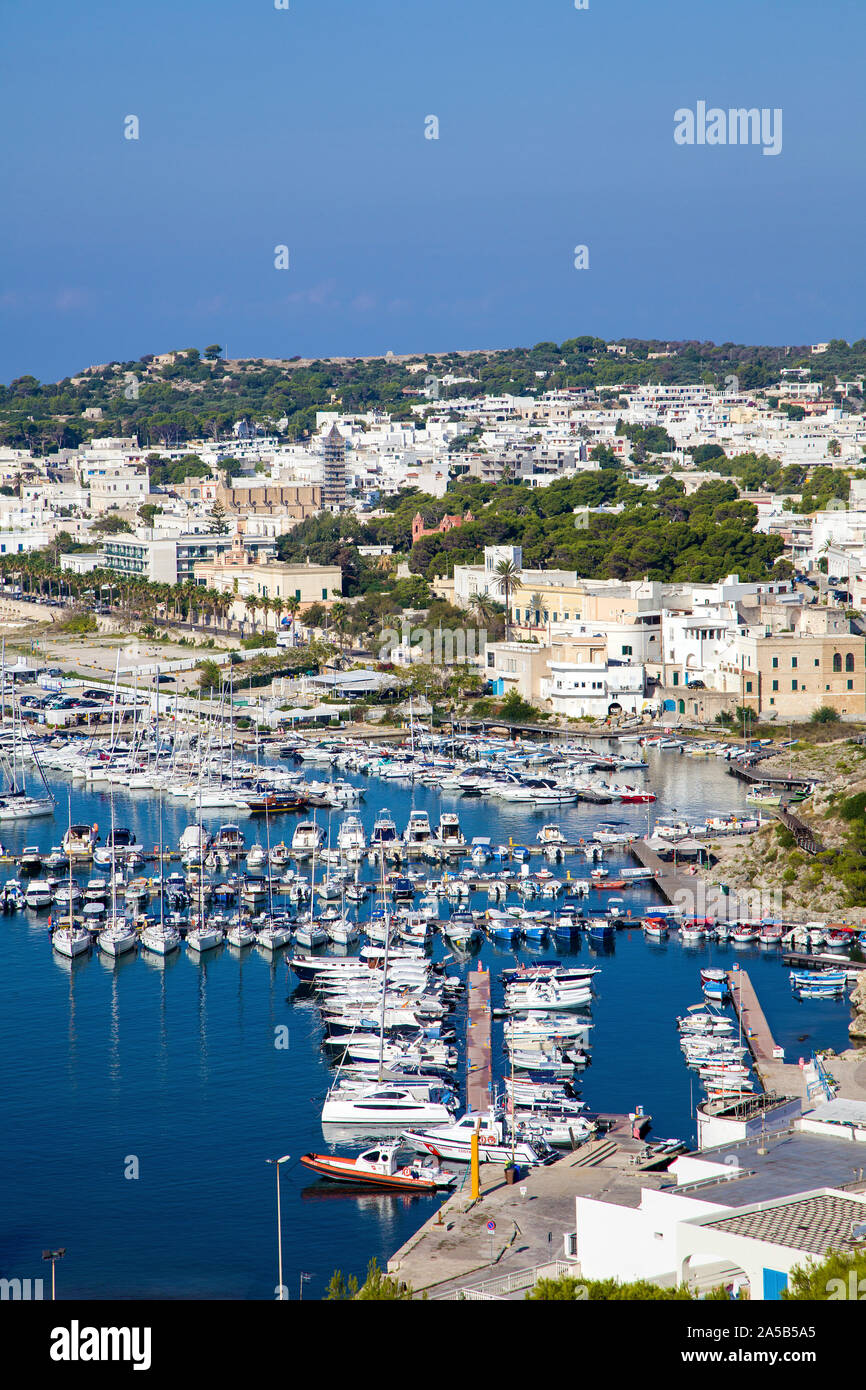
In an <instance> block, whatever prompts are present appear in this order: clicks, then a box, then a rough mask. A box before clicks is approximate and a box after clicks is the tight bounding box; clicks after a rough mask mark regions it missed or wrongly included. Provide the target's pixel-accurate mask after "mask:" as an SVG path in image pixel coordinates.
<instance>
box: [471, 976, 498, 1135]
mask: <svg viewBox="0 0 866 1390" xmlns="http://www.w3.org/2000/svg"><path fill="white" fill-rule="evenodd" d="M467 983H468V987H469V1004H468V1008H467V1011H466V1108H467V1110H469V1111H471V1112H472V1114H484V1113H486V1112H487V1110H488V1109H489V1108H490V1106H491V1105H492V1103H493V1065H492V1046H491V1040H490V1022H491V1011H490V972H489V970H472V971H470V973H469V976H468V979H467Z"/></svg>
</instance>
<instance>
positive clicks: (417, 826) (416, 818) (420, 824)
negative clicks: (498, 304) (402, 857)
mask: <svg viewBox="0 0 866 1390" xmlns="http://www.w3.org/2000/svg"><path fill="white" fill-rule="evenodd" d="M432 839H433V831H432V830H431V829H430V817H429V816H428V815H427V812H426V811H412V812H410V814H409V823H408V825H407V826H406V829H405V830H404V831H403V843H404V845H406V846H407V847H411V846H414V845H429V844H430V842H431V841H432Z"/></svg>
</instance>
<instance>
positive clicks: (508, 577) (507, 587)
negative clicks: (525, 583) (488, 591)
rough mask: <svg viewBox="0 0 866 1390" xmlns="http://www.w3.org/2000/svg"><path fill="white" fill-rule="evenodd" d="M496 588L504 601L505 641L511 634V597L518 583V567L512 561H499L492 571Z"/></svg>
mask: <svg viewBox="0 0 866 1390" xmlns="http://www.w3.org/2000/svg"><path fill="white" fill-rule="evenodd" d="M493 572H494V574H495V576H496V587H497V589H498V590H499V592H500V593H501V594H502V595H503V597H504V599H505V640H506V642H507V641H508V639H509V636H510V633H511V595H512V594H513V592H514V590H515V588H516V587H517V585H518V584H519V583H520V566H519V565H518V564H516V563H515V561H514V560H500V561H499V563H498V564H497V566H496V568H495V569H494V571H493Z"/></svg>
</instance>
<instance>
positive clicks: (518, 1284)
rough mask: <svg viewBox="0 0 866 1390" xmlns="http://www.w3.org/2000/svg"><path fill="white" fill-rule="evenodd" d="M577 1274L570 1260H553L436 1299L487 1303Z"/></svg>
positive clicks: (576, 1268)
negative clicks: (541, 1282)
mask: <svg viewBox="0 0 866 1390" xmlns="http://www.w3.org/2000/svg"><path fill="white" fill-rule="evenodd" d="M578 1273H579V1270H578V1267H577V1265H575V1264H574V1263H572V1262H571V1261H570V1260H553V1261H552V1262H548V1263H547V1264H543V1265H532V1266H531V1267H530V1268H529V1269H516V1270H515V1271H514V1272H513V1274H504V1275H502V1276H501V1277H500V1278H498V1279H485V1280H484V1281H483V1283H481V1284H473V1285H471V1286H470V1287H468V1288H462V1289H449V1290H448V1292H447V1293H443V1294H439V1295H438V1297H439V1298H440V1299H448V1300H454V1299H464V1298H465V1299H469V1300H470V1301H472V1300H475V1301H485V1302H487V1301H490V1300H496V1299H500V1298H505V1297H506V1296H507V1295H508V1294H510V1293H517V1292H518V1291H519V1290H520V1289H532V1288H534V1287H535V1285H536V1284H537V1283H538V1281H539V1279H561V1278H562V1277H563V1276H564V1275H567V1274H571V1275H576V1274H578ZM434 1297H436V1295H434Z"/></svg>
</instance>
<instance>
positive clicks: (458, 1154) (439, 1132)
mask: <svg viewBox="0 0 866 1390" xmlns="http://www.w3.org/2000/svg"><path fill="white" fill-rule="evenodd" d="M476 1130H477V1131H478V1159H479V1162H481V1163H512V1162H514V1163H521V1164H523V1163H525V1164H527V1165H528V1166H537V1165H539V1164H543V1163H550V1162H551V1160H552V1159H553V1158H554V1157H555V1154H554V1152H553V1150H552V1149H551V1148H550V1146H549V1145H548V1144H547V1143H546V1142H545V1141H544V1140H530V1139H526V1138H524V1137H523V1136H522V1135H519V1134H518V1133H517V1132H516V1131H515V1133H514V1134H513V1135H512V1134H511V1133H510V1131H509V1129H508V1128H507V1126H506V1123H505V1119H504V1117H503V1116H501V1115H498V1114H497V1113H496V1112H494V1111H492V1110H491V1111H489V1112H488V1113H487V1114H477V1115H474V1114H471V1113H470V1114H467V1115H464V1116H463V1118H462V1119H460V1120H456V1121H454V1122H453V1123H451V1124H444V1125H441V1126H439V1127H436V1128H434V1127H426V1128H424V1129H409V1130H404V1131H403V1138H404V1139H405V1140H406V1142H407V1144H410V1145H411V1146H412V1148H413V1149H415V1150H416V1151H417V1152H419V1153H429V1154H432V1155H433V1157H434V1158H438V1159H449V1160H451V1161H454V1162H457V1163H469V1162H470V1160H471V1158H472V1136H473V1134H474V1133H475V1132H476Z"/></svg>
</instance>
